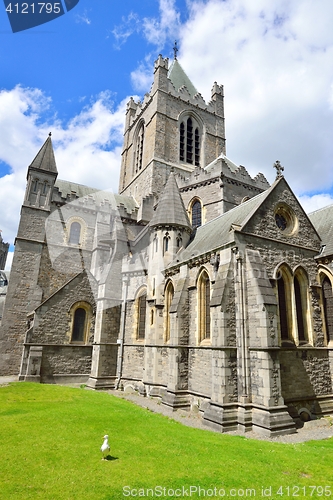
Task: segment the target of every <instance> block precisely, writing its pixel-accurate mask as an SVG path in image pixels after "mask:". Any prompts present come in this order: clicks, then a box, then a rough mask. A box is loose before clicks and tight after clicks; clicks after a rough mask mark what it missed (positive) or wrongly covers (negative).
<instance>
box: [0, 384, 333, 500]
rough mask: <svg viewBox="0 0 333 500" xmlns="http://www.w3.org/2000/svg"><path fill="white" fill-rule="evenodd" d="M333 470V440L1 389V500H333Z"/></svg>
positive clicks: (98, 395) (55, 390) (93, 396)
mask: <svg viewBox="0 0 333 500" xmlns="http://www.w3.org/2000/svg"><path fill="white" fill-rule="evenodd" d="M104 434H109V436H110V439H109V441H110V445H111V455H112V459H111V460H108V461H103V460H101V453H100V446H101V444H102V437H103V435H104ZM332 471H333V439H329V440H325V441H317V442H316V441H312V442H309V443H304V444H295V445H286V444H281V443H274V444H272V443H268V442H265V441H255V440H250V439H246V438H243V437H236V436H228V435H225V434H217V433H213V432H209V431H202V430H198V429H192V428H189V427H185V426H182V425H181V424H179V423H177V422H175V421H173V420H172V419H169V418H166V417H163V416H161V415H157V414H154V413H152V412H150V411H148V410H146V409H142V408H140V407H136V406H135V405H134V404H132V403H130V402H128V401H125V400H122V399H118V398H115V397H113V396H110V395H109V394H107V393H103V392H93V391H87V390H83V389H73V388H69V387H60V386H54V385H39V384H29V383H15V384H11V385H9V386H2V387H0V499H1V500H2V499H4V500H11V499H15V500H20V499H23V500H27V499H34V500H35V499H43V500H49V499H51V500H74V499H75V500H76V499H77V500H90V499H91V500H113V499H124V498H135V497H138V498H139V497H141V498H195V499H196V498H223V494H224V498H227V497H229V498H250V497H252V498H274V499H286V498H291V497H292V498H331V497H332V498H333V472H332ZM190 487H192V489H190ZM270 487H271V490H269V488H270ZM325 487H326V489H325ZM164 488H165V490H164ZM199 488H201V491H200V490H199ZM214 488H216V490H214ZM263 488H264V490H263ZM147 489H149V490H148V491H147ZM168 491H169V494H168ZM270 492H272V494H270ZM279 493H280V494H279ZM144 494H145V496H144ZM204 494H206V496H204ZM214 494H216V495H215V496H214Z"/></svg>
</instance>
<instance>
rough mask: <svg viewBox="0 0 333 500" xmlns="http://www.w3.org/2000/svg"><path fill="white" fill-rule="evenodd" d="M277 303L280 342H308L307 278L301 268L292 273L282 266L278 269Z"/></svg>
mask: <svg viewBox="0 0 333 500" xmlns="http://www.w3.org/2000/svg"><path fill="white" fill-rule="evenodd" d="M277 276H278V280H277V288H278V304H279V316H280V334H281V342H282V343H283V342H286V341H290V342H294V343H297V344H304V343H307V342H309V330H310V328H311V325H310V323H309V320H308V278H307V275H306V273H305V271H303V270H302V269H301V268H298V269H297V271H296V272H295V274H294V275H293V274H292V272H291V271H290V270H288V269H287V268H286V267H285V266H283V267H282V268H281V269H280V270H279V271H278V274H277Z"/></svg>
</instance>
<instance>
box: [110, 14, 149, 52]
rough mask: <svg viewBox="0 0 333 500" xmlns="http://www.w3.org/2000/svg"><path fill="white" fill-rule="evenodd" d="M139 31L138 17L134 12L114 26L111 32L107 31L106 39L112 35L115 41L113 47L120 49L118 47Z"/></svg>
mask: <svg viewBox="0 0 333 500" xmlns="http://www.w3.org/2000/svg"><path fill="white" fill-rule="evenodd" d="M140 29H141V23H140V19H139V16H138V15H137V14H136V13H135V12H130V14H129V15H128V16H127V18H125V17H123V18H122V24H120V25H118V26H115V27H114V28H113V30H111V31H109V32H108V34H107V37H106V38H109V36H110V34H112V35H113V36H114V38H115V40H116V43H115V45H114V47H115V48H116V49H120V47H121V46H122V45H123V44H124V43H126V41H127V39H128V38H129V37H130V36H131V35H133V34H134V33H137V32H139V31H140Z"/></svg>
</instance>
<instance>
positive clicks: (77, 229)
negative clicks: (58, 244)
mask: <svg viewBox="0 0 333 500" xmlns="http://www.w3.org/2000/svg"><path fill="white" fill-rule="evenodd" d="M80 236H81V224H79V222H72V224H71V228H70V232H69V243H70V244H71V245H79V244H80Z"/></svg>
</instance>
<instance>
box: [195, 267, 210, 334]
mask: <svg viewBox="0 0 333 500" xmlns="http://www.w3.org/2000/svg"><path fill="white" fill-rule="evenodd" d="M198 312H199V321H198V326H199V342H202V341H203V340H207V339H210V281H209V276H208V273H207V271H202V273H201V274H200V276H199V279H198Z"/></svg>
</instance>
